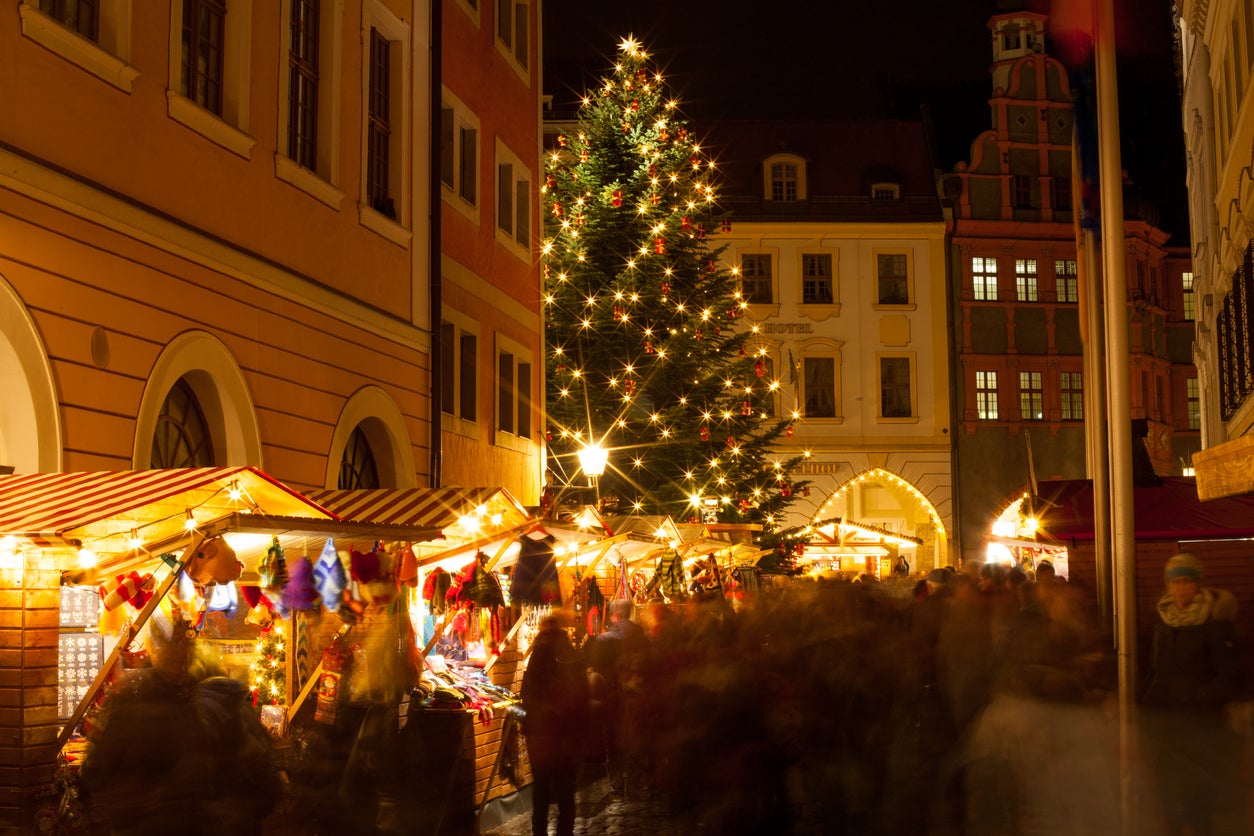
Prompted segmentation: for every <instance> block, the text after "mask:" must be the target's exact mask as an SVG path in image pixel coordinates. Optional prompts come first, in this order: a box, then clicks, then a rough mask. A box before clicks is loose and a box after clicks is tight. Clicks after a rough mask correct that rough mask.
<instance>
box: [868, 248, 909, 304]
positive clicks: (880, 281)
mask: <svg viewBox="0 0 1254 836" xmlns="http://www.w3.org/2000/svg"><path fill="white" fill-rule="evenodd" d="M875 281H876V288H877V293H878V296H877V299H878V300H879V304H881V305H908V304H910V273H909V263H908V260H907V258H906V254H905V253H877V254H876V256H875Z"/></svg>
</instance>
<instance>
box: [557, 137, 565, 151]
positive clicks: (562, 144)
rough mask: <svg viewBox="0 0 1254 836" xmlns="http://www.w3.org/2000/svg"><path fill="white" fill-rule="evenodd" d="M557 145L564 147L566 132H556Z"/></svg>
mask: <svg viewBox="0 0 1254 836" xmlns="http://www.w3.org/2000/svg"><path fill="white" fill-rule="evenodd" d="M557 147H558V148H565V147H566V134H558V135H557Z"/></svg>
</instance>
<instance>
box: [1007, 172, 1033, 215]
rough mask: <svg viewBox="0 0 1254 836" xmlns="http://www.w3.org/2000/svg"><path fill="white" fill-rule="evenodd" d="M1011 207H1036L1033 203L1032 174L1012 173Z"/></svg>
mask: <svg viewBox="0 0 1254 836" xmlns="http://www.w3.org/2000/svg"><path fill="white" fill-rule="evenodd" d="M1010 189H1011V191H1010V207H1011V208H1012V209H1035V208H1036V207H1035V206H1033V205H1032V176H1031V175H1030V174H1012V175H1010Z"/></svg>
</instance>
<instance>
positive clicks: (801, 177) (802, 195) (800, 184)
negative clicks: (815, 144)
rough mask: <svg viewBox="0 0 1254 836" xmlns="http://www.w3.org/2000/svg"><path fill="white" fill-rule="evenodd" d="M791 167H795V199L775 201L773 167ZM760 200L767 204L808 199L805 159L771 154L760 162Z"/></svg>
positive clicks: (792, 155) (796, 156)
mask: <svg viewBox="0 0 1254 836" xmlns="http://www.w3.org/2000/svg"><path fill="white" fill-rule="evenodd" d="M777 165H792V166H795V167H796V169H795V170H796V189H797V194H796V197H795V198H793V199H792V200H777V199H775V197H774V194H775V191H774V174H775V166H777ZM761 175H762V199H763V200H764V201H767V202H768V203H797V202H800V201H803V200H808V199H809V194H810V192H809V186H808V184H807V182H806V181H807V171H806V160H805V157H801V156H798V155H797V154H773V155H771V156H770V157H767V158H766V159H765V160H763V161H762V172H761Z"/></svg>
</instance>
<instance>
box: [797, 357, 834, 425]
mask: <svg viewBox="0 0 1254 836" xmlns="http://www.w3.org/2000/svg"><path fill="white" fill-rule="evenodd" d="M804 365H805V392H804V394H805V417H807V418H835V417H836V358H834V357H806V358H804Z"/></svg>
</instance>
